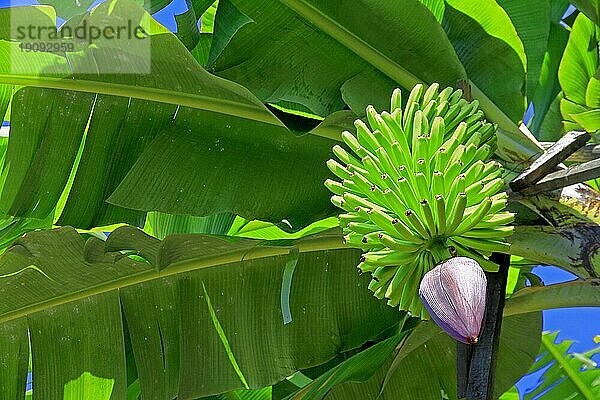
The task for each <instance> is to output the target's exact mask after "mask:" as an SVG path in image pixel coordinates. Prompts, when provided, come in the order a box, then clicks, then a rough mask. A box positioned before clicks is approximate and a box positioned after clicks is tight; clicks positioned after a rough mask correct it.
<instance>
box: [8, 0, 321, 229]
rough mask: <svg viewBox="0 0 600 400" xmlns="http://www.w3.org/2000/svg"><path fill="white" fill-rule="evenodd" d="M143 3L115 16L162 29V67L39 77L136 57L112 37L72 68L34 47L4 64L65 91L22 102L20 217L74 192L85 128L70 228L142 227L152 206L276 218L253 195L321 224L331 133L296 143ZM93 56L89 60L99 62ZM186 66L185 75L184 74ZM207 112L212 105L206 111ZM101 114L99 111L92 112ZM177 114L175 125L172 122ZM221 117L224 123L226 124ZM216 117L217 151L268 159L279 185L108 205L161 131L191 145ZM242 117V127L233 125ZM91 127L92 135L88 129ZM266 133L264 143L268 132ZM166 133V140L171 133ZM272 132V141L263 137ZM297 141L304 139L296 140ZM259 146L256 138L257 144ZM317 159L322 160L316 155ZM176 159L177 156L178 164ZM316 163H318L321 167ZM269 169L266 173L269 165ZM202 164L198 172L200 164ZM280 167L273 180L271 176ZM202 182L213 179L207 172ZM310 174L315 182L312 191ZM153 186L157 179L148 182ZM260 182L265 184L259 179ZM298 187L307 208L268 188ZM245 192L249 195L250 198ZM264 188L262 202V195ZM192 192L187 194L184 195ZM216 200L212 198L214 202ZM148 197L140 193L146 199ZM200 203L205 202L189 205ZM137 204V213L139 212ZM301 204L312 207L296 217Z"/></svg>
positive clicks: (11, 205) (14, 139) (13, 175)
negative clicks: (219, 199)
mask: <svg viewBox="0 0 600 400" xmlns="http://www.w3.org/2000/svg"><path fill="white" fill-rule="evenodd" d="M102 7H104V8H102ZM106 7H108V3H103V4H101V5H100V6H98V7H97V8H96V9H94V10H93V11H92V13H91V14H90V16H89V17H87V18H88V19H89V21H88V23H92V22H93V21H95V20H98V19H101V18H103V15H105V14H106V9H105V8H106ZM136 7H137V6H136V5H135V4H133V3H131V2H129V1H125V0H119V1H116V2H115V7H114V9H112V13H111V14H110V15H111V18H115V20H114V21H112V22H113V23H115V24H118V23H119V22H120V21H121V20H122V19H123V18H133V17H132V15H138V16H140V18H142V17H143V18H142V19H143V20H144V21H146V22H145V23H147V30H148V31H149V32H155V33H156V34H155V35H152V36H151V38H152V48H153V49H155V51H154V53H153V55H152V58H151V62H152V71H153V73H152V74H151V75H144V76H143V77H142V76H139V75H135V74H129V75H123V74H113V75H110V74H102V75H89V74H87V75H86V74H80V73H75V75H74V76H73V77H74V79H71V78H69V79H56V78H51V77H47V76H46V75H45V74H43V75H42V76H40V77H38V78H33V77H34V76H35V75H37V74H39V73H40V71H43V70H44V68H49V67H52V68H54V71H55V72H56V73H58V74H59V76H66V77H69V76H71V75H72V72H71V68H73V70H74V71H75V72H77V71H79V70H78V69H77V68H78V67H77V65H79V64H81V65H82V67H81V68H83V65H84V64H85V63H86V62H90V61H91V58H93V59H94V61H95V62H96V63H97V64H98V65H100V66H103V67H104V68H107V67H108V66H110V65H111V64H114V62H113V60H114V57H115V56H116V54H117V53H118V54H120V56H123V57H128V56H131V55H130V54H129V53H127V51H128V50H127V49H114V48H106V49H103V47H102V43H99V44H98V46H99V48H100V49H103V50H105V51H101V50H94V51H93V53H85V51H84V53H83V54H82V55H81V57H80V58H78V59H76V60H72V61H71V62H70V64H69V65H67V62H66V60H65V59H64V58H63V57H61V56H59V55H57V54H43V53H35V54H34V53H23V52H20V51H19V52H18V54H17V53H16V52H15V54H17V56H15V57H16V58H14V57H13V59H12V60H13V61H14V62H13V63H12V64H10V65H8V64H7V65H5V71H3V73H0V81H4V82H10V83H19V82H20V83H27V84H29V83H32V84H34V85H38V86H51V87H55V88H57V89H60V90H56V89H39V88H25V89H21V90H19V91H18V92H17V93H16V94H15V96H14V98H13V106H12V108H13V126H12V127H11V139H10V141H11V146H10V148H9V151H8V155H7V160H8V162H9V164H10V173H9V169H8V167H7V166H5V168H4V180H5V182H4V187H3V192H2V207H3V209H4V210H5V211H8V212H10V213H11V214H15V215H18V216H31V217H39V218H43V217H46V216H47V215H48V214H49V213H50V212H51V211H52V210H53V208H54V207H55V205H56V202H57V201H58V199H59V198H60V197H61V195H63V189H64V187H65V185H66V182H67V181H68V179H69V175H70V174H71V168H72V165H73V161H74V159H75V158H76V155H77V152H78V151H79V148H80V143H81V142H82V138H83V137H84V134H85V146H84V148H83V153H82V156H81V160H80V162H79V166H78V168H77V171H76V173H75V177H74V181H73V186H72V188H71V191H70V193H68V197H67V201H66V204H65V207H64V210H63V211H62V215H61V218H60V219H59V222H58V223H59V224H65V225H66V224H70V225H74V226H77V227H81V228H89V227H92V226H101V225H107V224H112V223H115V222H129V223H132V224H136V225H141V224H142V223H143V220H144V211H148V210H158V211H163V212H171V213H179V214H198V213H199V214H198V215H207V214H210V213H212V212H213V210H212V209H211V208H214V207H216V208H220V209H222V210H223V211H234V212H236V211H237V213H238V214H242V215H244V216H245V217H247V218H251V219H254V218H260V219H262V220H271V221H273V220H272V219H270V217H269V216H268V215H267V214H263V213H262V211H260V210H254V209H252V208H253V207H252V203H251V201H249V200H250V199H253V198H254V199H255V200H254V201H255V202H260V204H262V206H261V207H262V208H263V209H264V210H267V209H271V211H268V213H271V212H272V211H276V210H277V209H278V208H279V211H276V213H275V214H279V215H275V214H273V217H275V218H276V219H275V220H274V222H279V221H281V219H284V218H287V219H289V220H290V221H291V223H292V224H293V226H294V229H300V228H301V227H302V226H303V225H305V224H307V223H309V222H311V221H310V220H311V219H312V220H314V219H318V218H319V217H321V216H325V215H326V214H327V213H328V211H327V210H328V209H330V208H331V206H330V205H329V204H328V202H327V200H326V190H325V188H323V187H322V185H321V182H322V181H323V180H324V178H325V176H326V174H327V171H326V168H325V166H324V163H323V161H324V160H326V159H327V158H328V154H327V153H328V152H329V150H328V149H329V148H330V147H331V143H330V141H328V140H325V139H323V138H318V137H317V138H315V137H314V136H312V135H307V136H305V137H304V138H298V139H296V136H295V135H293V134H292V133H290V132H289V131H287V130H286V129H285V128H284V127H283V126H282V125H281V122H279V120H277V119H276V118H275V117H274V116H273V115H272V114H271V113H270V112H269V111H268V110H267V109H266V108H265V107H264V106H263V105H262V103H260V102H259V101H258V100H257V99H256V98H254V97H253V96H252V95H250V94H249V93H248V92H247V91H246V90H245V89H243V88H241V87H239V86H238V85H235V84H233V83H231V82H227V81H224V80H222V79H220V78H216V77H214V76H211V75H210V74H208V73H207V72H206V71H204V70H202V69H201V68H200V67H198V66H197V65H195V63H194V62H193V59H192V57H191V56H190V55H189V53H187V52H186V50H185V49H184V48H183V46H182V45H181V44H180V43H179V41H178V40H177V39H176V38H175V37H174V36H173V35H172V34H170V33H168V32H166V31H165V30H164V29H163V28H161V27H160V26H159V25H158V24H157V23H156V22H153V20H151V19H150V18H149V17H148V16H147V14H144V13H143V11H141V9H139V7H138V8H136ZM20 12H21V14H20V15H21V18H23V19H34V20H35V18H38V16H39V19H40V20H41V21H40V22H39V24H40V25H42V24H49V23H54V22H53V21H52V18H50V16H48V15H47V14H45V10H38V8H24V9H22V10H21V11H20ZM2 15H3V18H5V19H8V18H9V14H8V13H4V14H2ZM10 17H11V18H14V17H15V16H14V15H12V14H10ZM42 17H43V18H42ZM16 45H17V43H12V44H11V43H8V42H3V43H2V46H4V50H5V51H7V52H8V51H12V50H11V49H13V48H16ZM11 46H12V47H11ZM86 51H91V50H89V49H88V50H86ZM140 51H141V50H140ZM88 56H89V57H88ZM86 57H88V58H90V59H89V60H88V59H87V58H86ZM86 60H87V61H86ZM21 61H22V62H23V63H22V64H21ZM77 61H78V62H79V64H78V62H77ZM11 65H12V66H11ZM123 65H126V63H124V64H123ZM17 67H18V68H27V69H28V70H29V71H30V72H29V75H27V71H21V70H19V71H17V72H19V73H20V74H16V75H15V74H13V73H11V72H15V71H11V68H17ZM190 68H191V70H190ZM175 71H180V72H181V73H175ZM71 89H75V90H78V92H73V91H71ZM95 93H101V95H95ZM113 95H117V96H113ZM167 103H170V104H167ZM178 106H180V107H181V109H180V110H178ZM184 106H189V107H191V108H187V107H184ZM199 109H203V110H211V111H210V112H208V111H200V110H199ZM91 110H93V111H91ZM228 110H229V111H228ZM213 112H216V113H213ZM32 113H33V114H32ZM90 113H91V115H89V114H90ZM217 113H225V114H226V115H227V117H222V118H221V117H216V118H217V119H214V118H212V116H213V115H217ZM176 114H177V117H176V118H175V120H176V121H173V118H174V116H175V115H176ZM233 115H239V116H242V118H240V119H237V120H236V119H235V118H233V117H232V116H233ZM261 115H262V116H261ZM88 117H89V124H88ZM230 117H231V118H230ZM219 118H220V122H218V120H219ZM206 119H209V120H212V121H213V123H214V125H213V129H212V131H211V134H212V135H214V137H213V139H214V140H220V141H221V142H220V143H215V144H214V146H206V147H205V149H204V151H207V152H212V153H213V154H214V156H215V157H217V155H216V151H220V150H221V149H226V150H227V151H228V152H229V154H230V155H234V154H235V156H236V157H238V160H237V161H238V167H239V168H241V167H242V164H244V169H245V170H246V173H249V172H248V168H247V164H245V163H247V162H250V161H251V160H253V159H258V158H260V159H261V160H262V163H263V167H260V166H259V165H256V166H255V167H254V168H255V169H254V170H255V171H258V174H257V175H258V176H260V179H261V181H263V182H270V185H269V189H268V190H267V189H265V190H263V191H262V194H258V193H257V192H252V191H250V192H244V191H242V190H241V188H240V189H239V190H235V191H236V192H237V194H236V193H233V192H232V193H229V194H226V195H227V196H230V198H229V200H226V201H224V202H223V203H221V204H215V202H214V201H213V199H210V202H211V204H210V206H208V207H205V206H207V204H205V205H202V204H200V203H197V201H196V200H197V196H199V195H200V196H202V193H203V192H204V187H203V186H202V184H200V185H198V186H191V187H190V188H191V189H193V190H192V191H191V192H190V191H188V190H186V191H185V192H179V195H178V196H179V197H178V198H177V199H169V201H168V204H166V203H165V202H164V201H163V199H161V198H162V193H163V192H162V191H161V192H160V193H155V195H156V196H157V197H154V198H153V199H152V198H148V197H146V198H144V199H143V202H145V203H146V204H144V205H143V206H142V208H143V209H142V210H140V209H139V206H140V204H135V203H136V201H135V199H134V198H132V199H131V200H132V203H129V199H123V198H122V199H120V201H119V198H118V196H117V197H113V200H114V201H115V202H116V203H117V205H118V206H115V205H111V204H108V203H106V202H105V200H106V199H107V198H108V197H109V196H110V195H111V193H112V192H113V191H114V190H115V189H116V188H117V187H118V186H119V184H120V183H121V181H122V180H123V178H124V177H125V176H126V175H127V173H128V172H129V171H130V169H131V168H132V166H133V165H134V164H135V163H136V161H137V160H138V157H139V156H140V154H142V151H143V150H145V149H147V148H148V147H149V146H150V144H151V143H152V142H153V141H155V139H156V138H157V137H161V136H160V134H161V132H163V130H165V129H167V128H168V127H169V126H171V125H174V124H177V131H178V132H179V133H180V136H179V138H180V140H182V141H183V142H181V143H177V142H169V145H171V146H175V147H178V146H181V145H183V146H185V143H187V142H188V136H190V133H193V136H194V137H195V138H196V139H195V140H196V142H197V143H206V141H205V140H206V137H203V133H202V131H203V130H198V129H197V127H198V124H199V123H200V121H203V120H206ZM194 121H195V122H194ZM252 121H254V122H252ZM259 121H262V122H259ZM232 125H234V126H233V127H232ZM271 125H273V126H271ZM275 126H277V127H275ZM86 129H87V132H85V130H86ZM265 130H273V132H277V133H274V134H273V135H265V134H259V132H264V131H265ZM190 131H191V132H190ZM165 135H166V133H165ZM254 135H256V138H255V137H254ZM227 136H228V138H229V139H230V140H232V142H230V143H229V144H228V143H225V140H226V137H227ZM259 137H260V139H258V138H259ZM42 138H43V140H42ZM162 139H166V138H165V136H164V135H163V136H162ZM166 140H168V139H166ZM263 140H264V141H266V142H263V143H262V144H261V141H263ZM293 141H296V143H298V144H297V145H295V146H292V145H290V143H291V142H293ZM234 142H235V143H236V144H235V145H234V144H233V143H234ZM251 143H254V145H250V146H248V144H251ZM282 143H285V148H287V149H289V152H288V153H287V154H280V152H275V153H274V154H280V155H281V156H282V158H281V159H280V161H275V160H274V159H268V158H265V157H263V155H264V154H265V152H266V153H272V152H273V151H274V148H277V149H278V148H279V147H278V146H280V144H282ZM219 144H220V145H219ZM242 146H243V147H244V148H245V150H247V151H251V152H250V153H249V157H251V158H250V159H248V158H239V154H240V152H241V151H242ZM255 146H258V147H255ZM190 149H191V148H190ZM230 151H231V152H230ZM304 151H307V152H308V153H306V154H303V155H301V154H300V153H302V152H304ZM161 152H162V151H161ZM259 152H260V156H259V154H258V153H259ZM298 152H299V153H298ZM146 154H148V157H149V159H148V160H147V161H148V162H150V158H151V159H154V155H153V154H152V155H151V154H149V153H146ZM309 154H310V155H309ZM224 155H226V154H223V153H222V154H220V155H219V157H221V159H224V158H223V156H224ZM288 156H291V157H298V158H299V159H300V160H305V162H306V166H305V168H304V169H306V170H308V169H310V170H312V171H314V174H313V175H307V174H306V173H305V171H303V168H302V167H301V166H299V165H296V166H295V168H292V167H291V166H290V165H289V163H288V161H289V159H288V158H286V160H285V163H286V164H287V165H285V166H283V165H282V164H283V163H284V158H285V157H288ZM181 157H182V156H181V155H180V154H178V155H177V158H178V159H181ZM311 157H316V158H315V159H311ZM190 159H191V157H187V161H189V160H190ZM165 161H166V162H168V163H169V164H172V160H165ZM182 161H185V160H182ZM140 162H143V161H140ZM277 163H280V165H277ZM315 165H317V166H319V167H317V168H315ZM151 167H152V168H155V167H157V168H159V169H161V170H164V168H163V166H161V165H157V164H154V161H153V162H152V165H151ZM260 168H265V169H264V170H263V171H262V172H261V171H260ZM193 169H194V170H199V169H198V168H197V167H196V166H194V168H193ZM285 169H287V170H288V174H287V175H282V174H281V173H280V172H281V171H283V170H285ZM280 170H281V171H280ZM204 172H210V173H213V174H214V175H213V178H215V177H216V176H217V175H221V174H222V173H221V171H219V170H216V169H214V166H212V165H211V166H210V167H208V168H206V169H204ZM142 173H143V175H144V177H145V179H148V178H150V177H151V175H150V171H142ZM269 174H271V177H268V176H269ZM196 178H200V179H202V180H204V179H206V178H207V177H206V176H205V177H196ZM213 178H210V179H213ZM230 178H231V179H232V182H233V181H235V182H238V183H239V182H240V180H241V179H242V178H241V177H235V176H230ZM169 181H170V182H171V183H172V184H173V183H177V180H174V179H172V177H171V176H170V177H169ZM302 181H304V182H305V183H306V184H308V185H309V186H307V187H304V188H302V185H301V182H302ZM277 182H279V183H277ZM140 183H141V182H140ZM156 183H160V182H156ZM142 184H143V185H145V186H148V185H147V183H142ZM248 185H249V187H250V188H252V187H253V184H252V183H251V182H248ZM151 189H152V188H151V187H148V188H147V190H151ZM178 189H180V187H178V188H177V190H178ZM274 189H276V190H274ZM124 190H125V189H124ZM255 190H261V189H260V187H256V188H255ZM290 190H291V191H296V190H297V192H296V193H294V194H293V196H294V199H295V201H298V204H304V206H303V209H302V210H301V209H299V208H298V207H296V206H295V205H294V204H293V203H289V204H288V203H286V202H285V201H280V200H276V199H275V198H271V199H267V198H264V196H267V197H271V195H272V194H275V195H276V196H277V194H278V193H279V194H282V195H283V196H284V197H285V196H289V195H290V193H291V192H290ZM311 193H313V194H317V197H316V198H314V199H313V200H308V199H303V198H302V197H304V196H306V195H308V196H309V197H310V196H311ZM144 195H147V193H146V194H144ZM240 195H241V196H242V197H240ZM257 195H258V197H257ZM153 196H154V195H153ZM245 196H247V197H246V198H244V197H245ZM261 196H263V198H260V197H261ZM182 198H186V199H185V200H182ZM206 199H207V201H208V198H206ZM139 200H141V199H140V198H138V201H139ZM154 200H156V201H158V203H160V202H161V201H162V202H163V204H162V205H160V204H158V203H156V202H155V201H154ZM171 200H172V201H171ZM178 200H179V201H178ZM313 201H314V202H313ZM237 202H239V205H243V208H245V210H242V209H239V210H238V209H237V208H238V207H237V206H236V203H237ZM311 203H312V205H311ZM190 204H193V205H194V206H193V207H192V208H190V207H189V205H190ZM244 204H245V205H244ZM282 206H283V207H284V208H288V210H282V209H281V208H280V207H282ZM313 206H316V207H317V208H320V209H321V210H320V211H318V210H313V211H316V212H314V214H313V213H312V212H311V207H313ZM131 208H134V209H136V208H137V209H138V210H137V211H136V210H131ZM194 208H195V209H196V210H194ZM200 208H204V210H202V211H200ZM248 211H249V212H248ZM298 212H300V213H301V214H302V215H297V216H294V215H293V214H294V213H298ZM306 218H308V220H307V219H306Z"/></svg>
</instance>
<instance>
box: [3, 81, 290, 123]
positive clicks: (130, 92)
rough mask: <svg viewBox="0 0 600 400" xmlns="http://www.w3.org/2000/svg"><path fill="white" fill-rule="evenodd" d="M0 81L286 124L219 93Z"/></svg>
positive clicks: (95, 83) (90, 83)
mask: <svg viewBox="0 0 600 400" xmlns="http://www.w3.org/2000/svg"><path fill="white" fill-rule="evenodd" d="M0 84H9V85H20V86H28V87H38V88H46V89H61V90H72V91H76V92H85V93H98V94H105V95H111V96H119V97H131V98H136V99H140V100H147V101H156V102H159V103H167V104H174V105H179V106H183V107H190V108H195V109H200V110H205V111H211V112H216V113H220V114H225V115H231V116H234V117H240V118H244V119H249V120H253V121H258V122H263V123H267V124H270V125H276V126H284V125H283V124H282V123H281V121H279V120H278V119H277V118H276V117H275V116H273V115H272V114H271V113H270V112H269V111H268V110H266V109H265V110H262V109H261V108H260V107H258V106H253V105H250V104H243V103H239V102H236V101H233V100H226V99H220V98H217V97H209V96H202V95H198V94H191V93H185V92H179V91H173V90H167V89H160V88H153V87H148V86H133V85H126V84H120V83H109V82H101V81H92V80H83V79H72V78H57V77H37V76H35V77H34V76H27V75H12V74H0Z"/></svg>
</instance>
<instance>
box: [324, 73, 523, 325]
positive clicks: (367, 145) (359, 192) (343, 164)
mask: <svg viewBox="0 0 600 400" xmlns="http://www.w3.org/2000/svg"><path fill="white" fill-rule="evenodd" d="M365 121H366V122H363V121H361V120H357V121H356V122H355V133H350V132H347V131H344V132H342V140H343V142H344V143H345V144H346V146H347V147H346V146H340V145H335V146H333V149H332V151H333V154H334V156H335V158H336V159H337V160H338V161H336V160H329V161H328V162H327V167H328V168H329V170H330V171H331V172H332V173H333V175H335V176H336V177H337V178H338V179H336V180H334V179H327V180H325V183H324V184H325V186H326V187H327V188H328V189H329V191H331V193H332V197H331V202H332V203H333V204H334V205H335V206H337V207H339V208H341V209H343V210H344V212H343V213H341V214H340V215H339V223H340V226H341V227H342V230H343V235H344V242H345V243H346V244H347V245H348V246H352V247H356V248H360V249H363V252H364V254H363V256H362V257H361V260H360V262H359V264H358V269H359V270H360V271H361V272H362V273H370V274H372V281H371V284H370V285H369V288H370V289H371V290H372V291H373V292H374V295H375V296H376V297H377V298H380V299H383V298H386V299H387V301H388V304H389V305H390V306H392V307H398V308H400V309H402V310H407V311H408V312H410V314H411V315H414V316H420V317H422V318H425V317H427V311H426V310H425V308H424V307H423V305H422V304H421V302H420V300H419V298H418V296H417V289H418V285H419V282H420V280H421V278H422V276H423V275H424V274H425V273H426V272H428V271H429V270H430V269H431V268H433V266H434V265H435V264H436V263H437V262H441V261H443V260H444V259H446V258H448V257H449V256H451V255H457V254H458V255H464V256H468V257H471V258H474V259H475V260H477V261H478V262H479V263H480V264H481V265H482V266H484V267H485V268H490V269H492V268H493V267H494V264H493V263H492V262H490V261H489V260H488V258H487V257H488V256H489V255H490V254H491V253H492V252H494V251H500V252H503V251H504V252H506V251H508V244H507V243H506V240H505V239H506V237H508V236H510V235H511V234H512V231H513V228H512V227H511V226H510V224H511V223H512V222H513V220H514V214H512V213H509V212H506V211H504V210H505V208H506V204H507V201H508V196H507V194H506V193H505V192H503V191H502V190H504V189H503V188H504V187H505V182H504V180H503V179H502V174H503V171H502V168H501V166H500V164H499V163H497V162H496V161H491V160H490V158H491V157H492V156H493V153H494V151H495V149H496V141H497V139H496V135H495V132H496V129H497V126H496V125H495V124H490V123H488V122H487V121H486V120H485V119H484V114H483V112H482V111H480V110H479V103H478V102H477V101H473V102H470V103H469V102H467V101H466V100H465V99H463V93H462V91H461V90H454V89H452V88H444V89H442V90H440V87H439V85H437V84H433V85H431V86H429V87H428V88H425V87H424V86H423V85H417V86H415V87H414V88H413V90H412V91H411V92H410V94H409V95H408V98H407V99H406V103H405V105H404V107H403V105H402V93H401V91H400V90H399V89H396V90H394V91H393V92H392V96H391V99H390V110H388V111H381V112H380V113H379V112H377V111H376V110H375V108H373V107H372V106H369V107H367V110H366V118H365Z"/></svg>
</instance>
